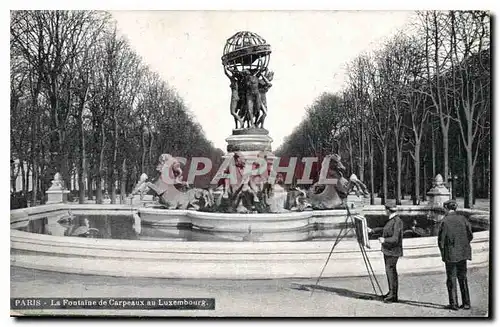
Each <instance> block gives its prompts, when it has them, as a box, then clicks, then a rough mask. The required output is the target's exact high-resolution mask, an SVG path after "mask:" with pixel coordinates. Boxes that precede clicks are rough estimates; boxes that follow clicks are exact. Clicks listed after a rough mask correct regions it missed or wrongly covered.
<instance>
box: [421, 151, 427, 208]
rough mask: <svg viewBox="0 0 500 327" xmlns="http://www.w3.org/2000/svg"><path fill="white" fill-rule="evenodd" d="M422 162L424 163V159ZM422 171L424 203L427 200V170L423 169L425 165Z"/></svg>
mask: <svg viewBox="0 0 500 327" xmlns="http://www.w3.org/2000/svg"><path fill="white" fill-rule="evenodd" d="M424 162H425V158H424ZM422 171H423V172H424V174H423V175H424V179H423V181H422V201H425V200H427V196H426V193H427V170H426V169H425V164H424V165H423V167H422Z"/></svg>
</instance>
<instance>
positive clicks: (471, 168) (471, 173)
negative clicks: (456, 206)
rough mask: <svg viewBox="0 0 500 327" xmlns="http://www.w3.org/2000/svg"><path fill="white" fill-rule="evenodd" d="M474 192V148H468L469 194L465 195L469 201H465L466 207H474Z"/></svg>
mask: <svg viewBox="0 0 500 327" xmlns="http://www.w3.org/2000/svg"><path fill="white" fill-rule="evenodd" d="M473 193H474V164H473V159H472V149H471V148H468V149H467V194H466V195H465V197H466V198H467V201H465V204H464V207H465V208H473V207H474V204H473V203H474V201H473Z"/></svg>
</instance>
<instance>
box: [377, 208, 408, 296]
mask: <svg viewBox="0 0 500 327" xmlns="http://www.w3.org/2000/svg"><path fill="white" fill-rule="evenodd" d="M385 208H386V212H387V215H388V216H389V220H388V221H387V223H386V224H385V226H384V230H383V232H382V237H380V238H379V242H380V244H381V245H382V253H384V263H385V273H386V275H387V283H388V284H389V293H387V295H385V296H384V302H398V271H397V269H396V265H397V263H398V259H399V257H402V256H403V221H402V220H401V218H399V216H398V214H397V213H396V207H391V206H386V207H385Z"/></svg>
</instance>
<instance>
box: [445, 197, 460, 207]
mask: <svg viewBox="0 0 500 327" xmlns="http://www.w3.org/2000/svg"><path fill="white" fill-rule="evenodd" d="M443 206H444V207H445V208H448V207H455V208H456V207H457V201H455V200H453V199H451V200H448V201H446V202H444V203H443Z"/></svg>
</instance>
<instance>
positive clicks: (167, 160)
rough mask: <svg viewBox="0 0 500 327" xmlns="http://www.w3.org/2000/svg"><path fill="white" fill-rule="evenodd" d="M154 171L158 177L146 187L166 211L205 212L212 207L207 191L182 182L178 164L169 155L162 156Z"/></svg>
mask: <svg viewBox="0 0 500 327" xmlns="http://www.w3.org/2000/svg"><path fill="white" fill-rule="evenodd" d="M156 170H157V171H158V172H159V173H160V174H159V177H158V178H157V179H156V180H155V181H154V182H153V183H150V182H147V186H148V187H149V188H150V189H151V190H152V191H153V192H155V193H156V195H158V197H159V202H160V203H161V204H163V205H165V206H166V207H167V208H168V209H190V210H206V209H209V208H211V207H212V206H213V205H214V197H213V194H212V193H211V192H210V191H209V190H204V189H199V188H191V187H190V186H189V184H188V183H186V182H184V181H183V180H182V169H181V165H180V162H179V161H178V160H177V159H176V158H174V157H173V156H171V155H170V154H162V155H161V156H160V158H159V163H158V166H157V167H156Z"/></svg>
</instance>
